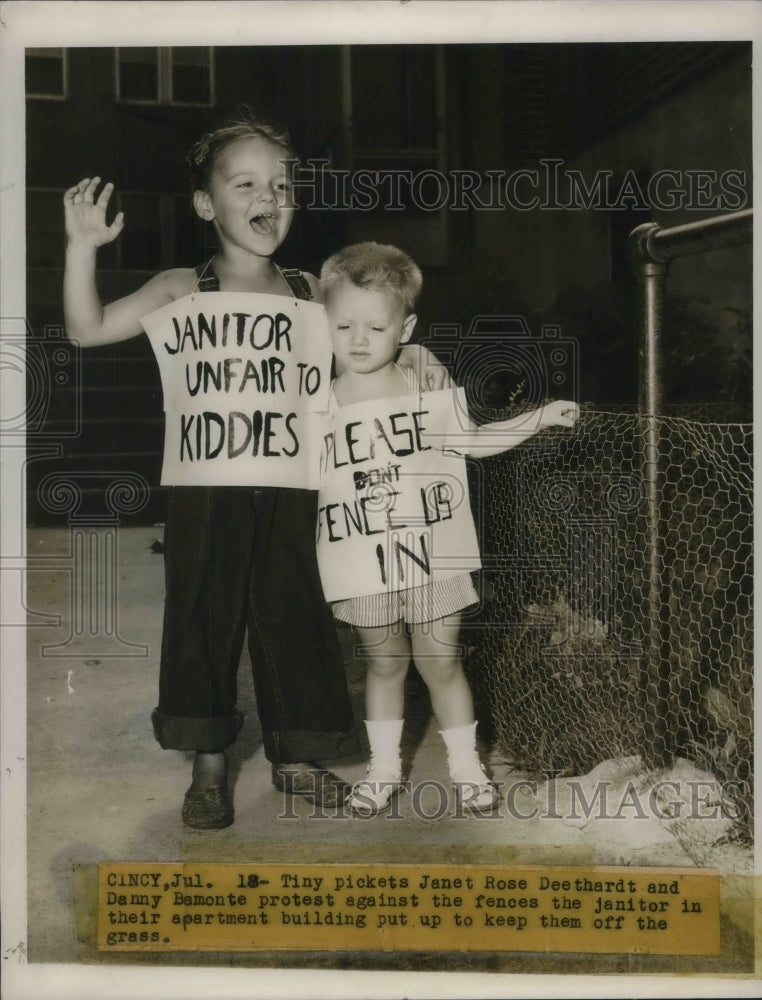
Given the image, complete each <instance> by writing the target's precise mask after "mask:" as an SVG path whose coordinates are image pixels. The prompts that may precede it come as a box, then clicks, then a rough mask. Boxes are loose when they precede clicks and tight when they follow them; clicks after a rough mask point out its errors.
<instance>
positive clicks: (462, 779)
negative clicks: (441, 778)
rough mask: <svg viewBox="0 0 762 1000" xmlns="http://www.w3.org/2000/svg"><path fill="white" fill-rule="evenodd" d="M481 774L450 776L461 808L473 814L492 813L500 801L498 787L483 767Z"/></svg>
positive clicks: (461, 773)
mask: <svg viewBox="0 0 762 1000" xmlns="http://www.w3.org/2000/svg"><path fill="white" fill-rule="evenodd" d="M479 771H480V772H481V774H474V773H473V772H471V773H469V774H465V773H464V772H462V771H461V772H458V773H456V774H452V775H450V778H451V780H452V784H453V787H454V789H455V798H456V801H457V804H458V805H459V806H463V807H464V808H465V809H470V810H471V811H472V812H480V813H489V812H492V811H493V810H494V809H495V807H496V806H497V804H498V803H499V801H500V793H499V791H498V788H497V785H496V784H495V783H494V782H492V781H490V780H489V778H488V777H487V773H486V771H485V770H484V768H483V767H481V766H480V767H479Z"/></svg>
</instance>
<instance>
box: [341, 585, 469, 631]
mask: <svg viewBox="0 0 762 1000" xmlns="http://www.w3.org/2000/svg"><path fill="white" fill-rule="evenodd" d="M478 600H479V595H478V594H477V593H476V590H475V589H474V585H473V583H472V581H471V574H470V573H461V574H459V575H458V576H449V577H445V579H443V580H435V581H434V582H433V583H426V584H424V585H423V586H422V587H411V588H410V589H409V590H392V591H389V592H384V593H382V594H369V595H368V596H367V597H350V598H349V599H348V600H346V601H336V602H335V604H334V605H333V614H334V617H335V618H338V620H339V621H341V622H347V623H348V624H350V625H359V626H360V627H361V628H377V627H378V626H380V625H393V624H394V623H395V622H398V621H400V620H401V619H404V620H405V621H406V622H407V623H408V624H410V625H415V624H420V623H422V622H431V621H436V620H437V619H439V618H446V617H447V616H448V615H453V614H455V612H456V611H462V610H463V608H467V607H469V606H470V605H471V604H476V603H477V602H478Z"/></svg>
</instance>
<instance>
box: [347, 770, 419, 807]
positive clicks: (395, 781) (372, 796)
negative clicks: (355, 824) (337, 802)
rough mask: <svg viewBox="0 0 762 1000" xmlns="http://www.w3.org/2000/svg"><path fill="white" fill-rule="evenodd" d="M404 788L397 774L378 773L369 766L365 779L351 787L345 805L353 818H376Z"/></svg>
mask: <svg viewBox="0 0 762 1000" xmlns="http://www.w3.org/2000/svg"><path fill="white" fill-rule="evenodd" d="M404 788H405V786H404V785H403V784H402V782H401V781H400V776H399V774H396V775H395V774H392V773H391V772H389V771H378V770H376V769H375V768H374V767H373V766H372V765H371V767H369V768H368V771H367V777H365V778H363V779H362V781H358V782H356V783H355V784H354V785H353V786H352V790H351V792H350V793H349V795H348V796H347V798H346V804H347V805H348V806H349V811H350V813H352V814H353V815H354V816H366V817H368V816H378V815H379V813H384V812H386V811H387V810H388V809H389V808H390V807H391V804H392V799H394V798H396V796H397V795H399V794H400V792H402V791H404Z"/></svg>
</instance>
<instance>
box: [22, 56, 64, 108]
mask: <svg viewBox="0 0 762 1000" xmlns="http://www.w3.org/2000/svg"><path fill="white" fill-rule="evenodd" d="M67 89H68V79H67V64H66V49H27V50H26V96H27V97H43V98H47V99H48V100H57V101H62V100H63V99H64V98H65V97H66V96H67Z"/></svg>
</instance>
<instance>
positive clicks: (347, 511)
mask: <svg viewBox="0 0 762 1000" xmlns="http://www.w3.org/2000/svg"><path fill="white" fill-rule="evenodd" d="M465 413H466V406H465V400H464V397H463V393H462V390H460V389H458V390H450V389H443V390H441V391H439V392H427V393H423V394H422V395H410V396H398V397H395V398H393V399H373V400H368V401H367V402H361V403H354V404H352V405H351V406H344V407H341V408H340V409H336V410H334V411H332V412H331V413H330V414H329V418H328V423H327V424H326V426H325V433H324V440H323V449H322V456H321V460H320V471H321V476H320V503H319V510H318V525H317V547H318V564H319V567H320V575H321V578H322V581H323V590H324V592H325V597H326V600H328V601H337V600H343V599H344V598H347V597H359V596H363V595H367V594H376V593H383V592H385V591H394V590H403V589H408V588H410V587H419V586H422V585H423V584H426V583H431V582H432V581H434V580H437V579H445V578H446V577H450V576H455V575H457V574H460V573H468V572H470V571H471V570H474V569H479V567H480V565H481V564H480V561H479V548H478V544H477V538H476V530H475V527H474V521H473V516H472V514H471V507H470V504H469V497H468V483H467V479H466V463H465V459H464V458H463V457H462V455H459V454H455V453H454V451H453V450H452V449H457V448H458V441H459V437H460V436H462V432H463V425H462V417H463V415H464V414H465ZM445 448H446V449H447V450H445Z"/></svg>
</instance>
